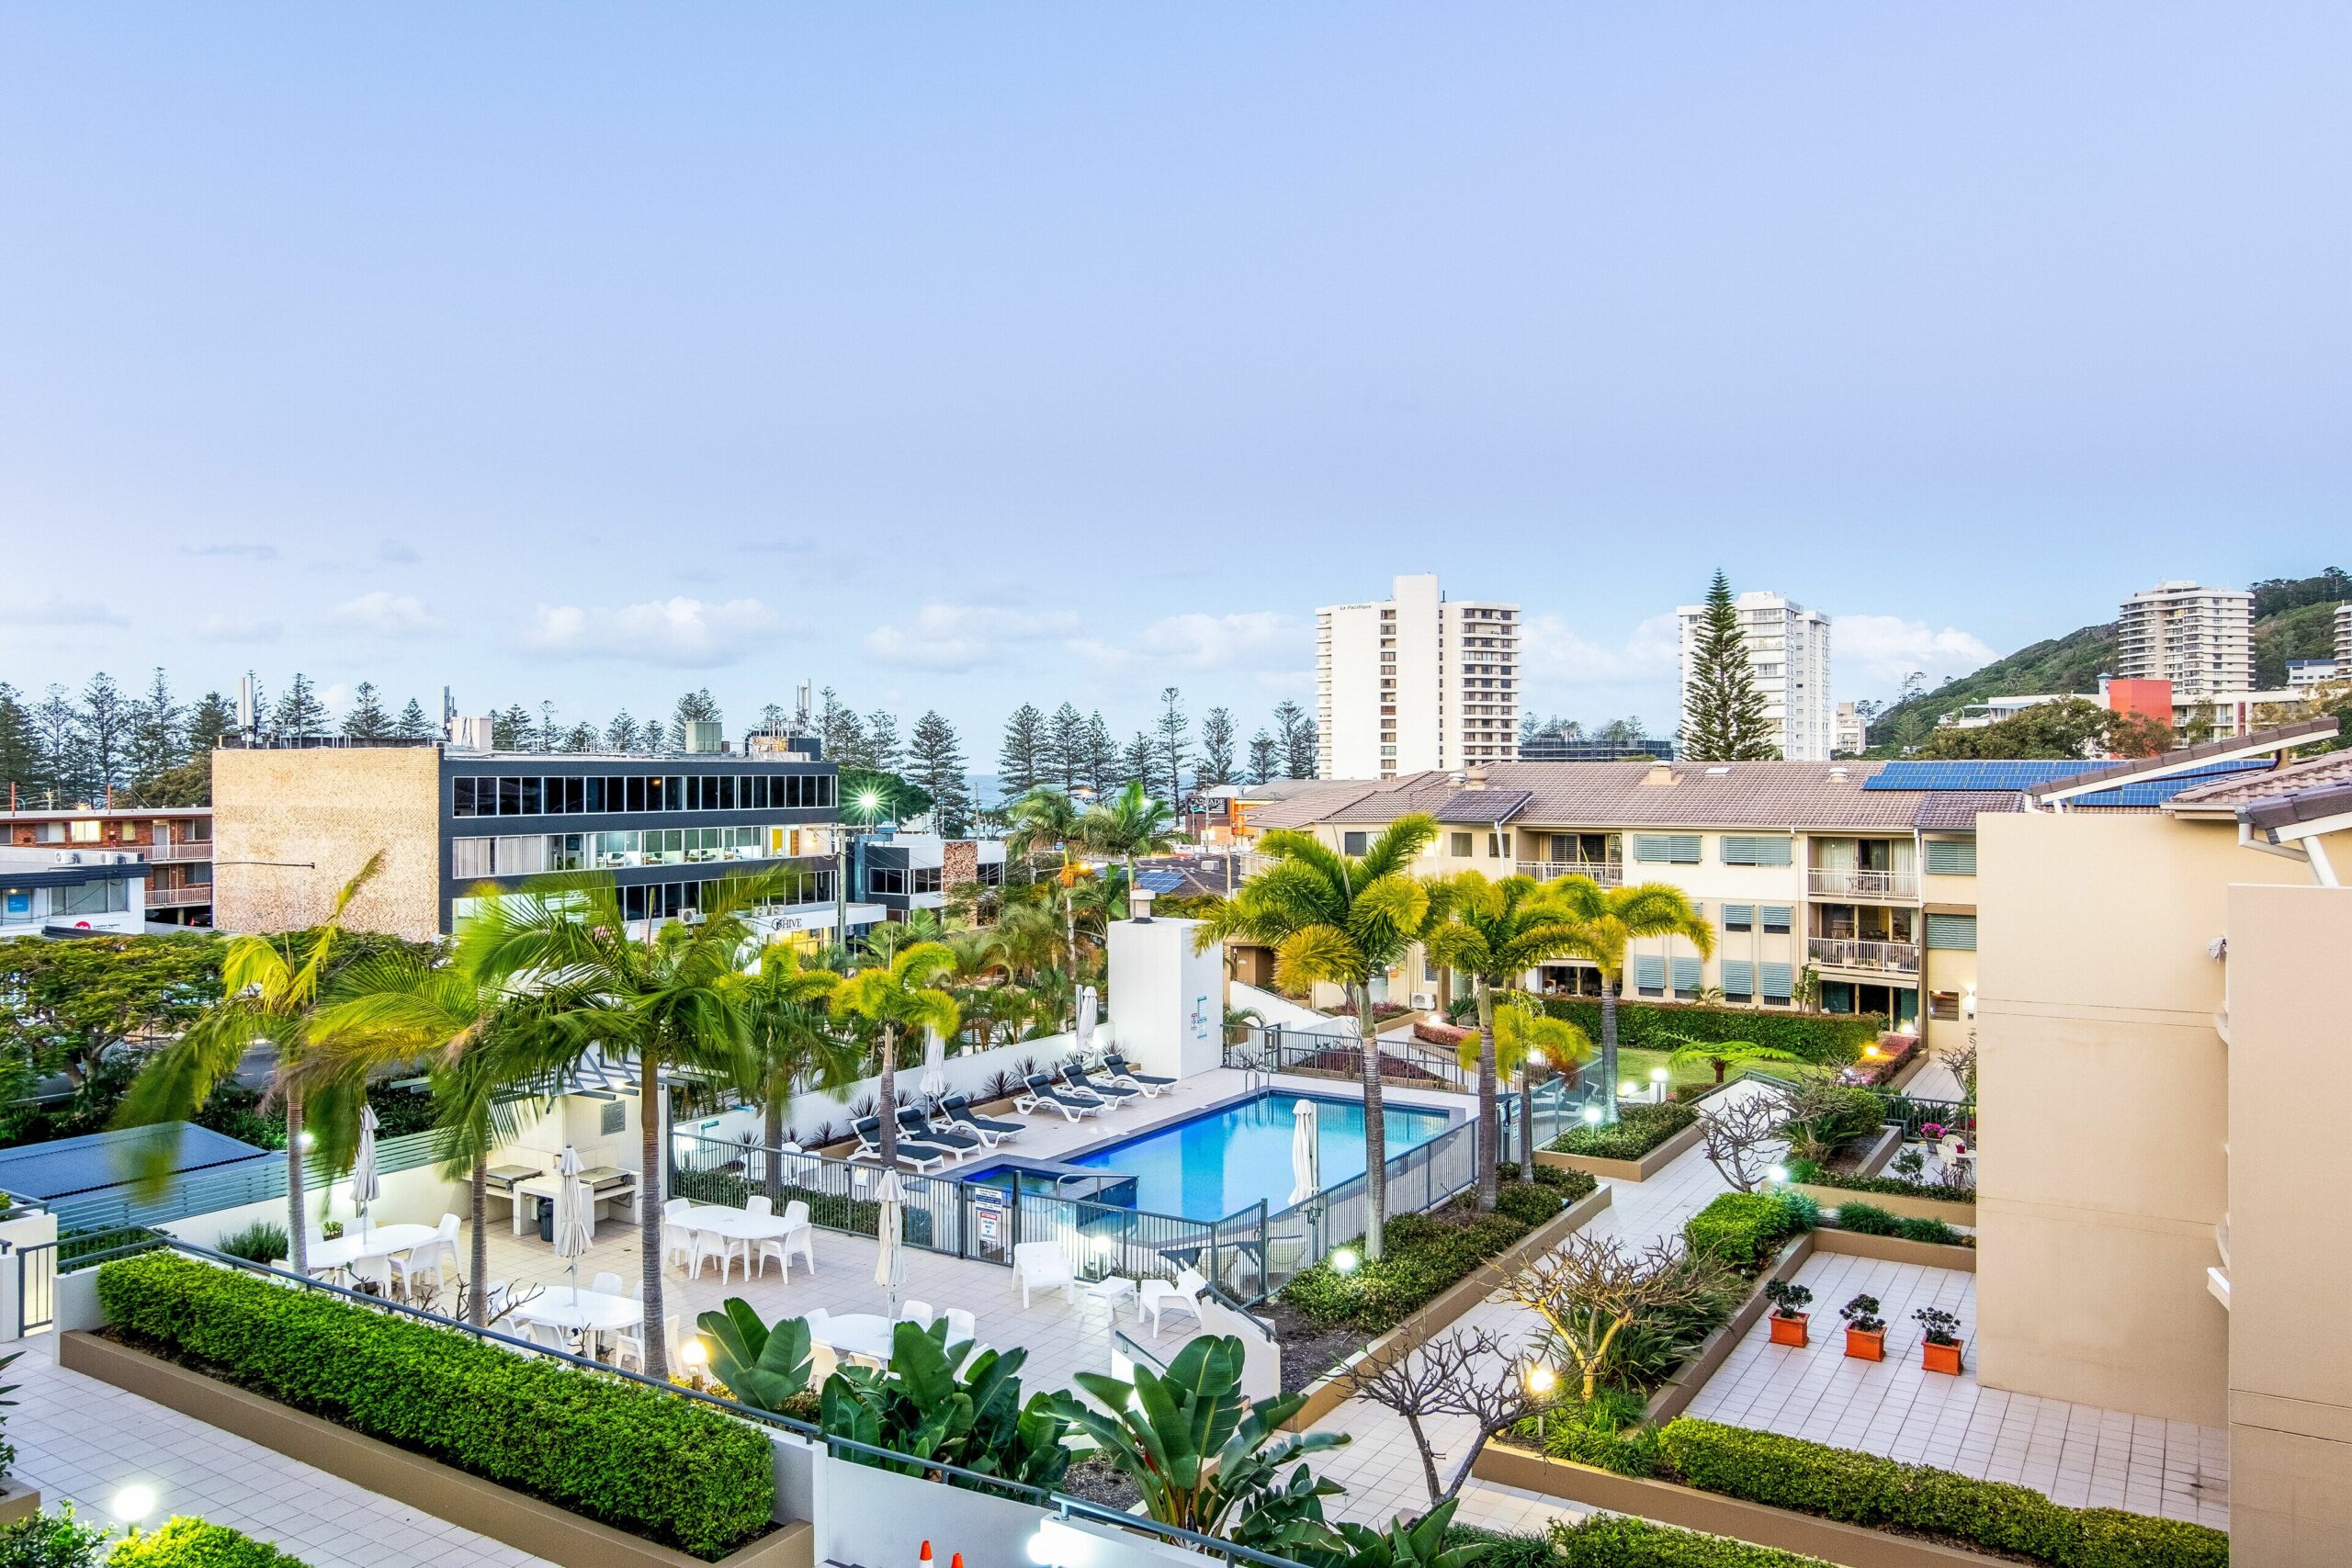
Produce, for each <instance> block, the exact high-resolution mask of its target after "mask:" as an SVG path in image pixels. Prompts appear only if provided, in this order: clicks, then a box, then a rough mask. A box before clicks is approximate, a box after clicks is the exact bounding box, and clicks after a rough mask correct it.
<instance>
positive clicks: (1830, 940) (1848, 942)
mask: <svg viewBox="0 0 2352 1568" xmlns="http://www.w3.org/2000/svg"><path fill="white" fill-rule="evenodd" d="M1810 952H1811V953H1812V956H1813V961H1814V962H1815V964H1825V965H1826V966H1828V967H1829V968H1832V969H1868V970H1872V971H1875V972H1877V973H1881V974H1888V975H1917V973H1918V972H1919V944H1918V943H1917V942H1861V941H1858V940H1855V939H1853V938H1849V937H1835V936H1817V937H1815V938H1813V939H1812V943H1811V947H1810Z"/></svg>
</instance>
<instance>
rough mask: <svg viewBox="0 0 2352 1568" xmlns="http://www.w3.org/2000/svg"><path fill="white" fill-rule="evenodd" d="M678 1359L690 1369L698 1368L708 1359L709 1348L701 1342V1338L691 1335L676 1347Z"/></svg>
mask: <svg viewBox="0 0 2352 1568" xmlns="http://www.w3.org/2000/svg"><path fill="white" fill-rule="evenodd" d="M678 1359H680V1360H681V1361H684V1363H685V1364H686V1365H688V1366H690V1367H696V1368H699V1367H701V1366H702V1365H703V1364H704V1363H705V1362H707V1361H708V1360H709V1359H710V1348H709V1347H708V1346H707V1345H705V1344H704V1343H703V1342H702V1336H700V1335H698V1334H697V1335H693V1336H691V1337H688V1338H687V1340H686V1342H685V1343H684V1344H683V1345H681V1346H679V1347H678Z"/></svg>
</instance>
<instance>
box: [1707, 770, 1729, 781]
mask: <svg viewBox="0 0 2352 1568" xmlns="http://www.w3.org/2000/svg"><path fill="white" fill-rule="evenodd" d="M1730 772H1731V770H1730V769H1729V768H1709V769H1708V770H1707V776H1708V777H1709V778H1711V779H1719V778H1721V777H1723V776H1724V774H1725V773H1730Z"/></svg>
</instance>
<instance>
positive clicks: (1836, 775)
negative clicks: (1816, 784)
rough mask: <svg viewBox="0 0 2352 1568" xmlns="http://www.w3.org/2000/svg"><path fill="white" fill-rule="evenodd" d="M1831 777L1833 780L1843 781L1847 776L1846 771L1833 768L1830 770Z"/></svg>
mask: <svg viewBox="0 0 2352 1568" xmlns="http://www.w3.org/2000/svg"><path fill="white" fill-rule="evenodd" d="M1829 776H1830V777H1831V778H1833V779H1842V778H1844V777H1845V776H1846V770H1845V769H1843V768H1832V769H1830V770H1829Z"/></svg>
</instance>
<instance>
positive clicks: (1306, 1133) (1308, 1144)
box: [1290, 1100, 1323, 1203]
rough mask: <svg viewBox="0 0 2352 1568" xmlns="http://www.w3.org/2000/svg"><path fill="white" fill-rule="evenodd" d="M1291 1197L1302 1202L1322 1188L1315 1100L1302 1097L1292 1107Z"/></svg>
mask: <svg viewBox="0 0 2352 1568" xmlns="http://www.w3.org/2000/svg"><path fill="white" fill-rule="evenodd" d="M1291 1118H1292V1121H1291V1128H1290V1175H1291V1190H1290V1201H1292V1202H1294V1203H1304V1202H1306V1201H1307V1200H1308V1199H1309V1198H1312V1197H1314V1196H1315V1195H1316V1194H1317V1192H1320V1191H1322V1190H1323V1153H1322V1146H1321V1145H1320V1144H1319V1143H1318V1142H1317V1138H1316V1132H1317V1125H1316V1113H1315V1102H1314V1101H1313V1100H1300V1101H1299V1102H1298V1103H1297V1104H1295V1105H1294V1106H1292V1107H1291Z"/></svg>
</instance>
